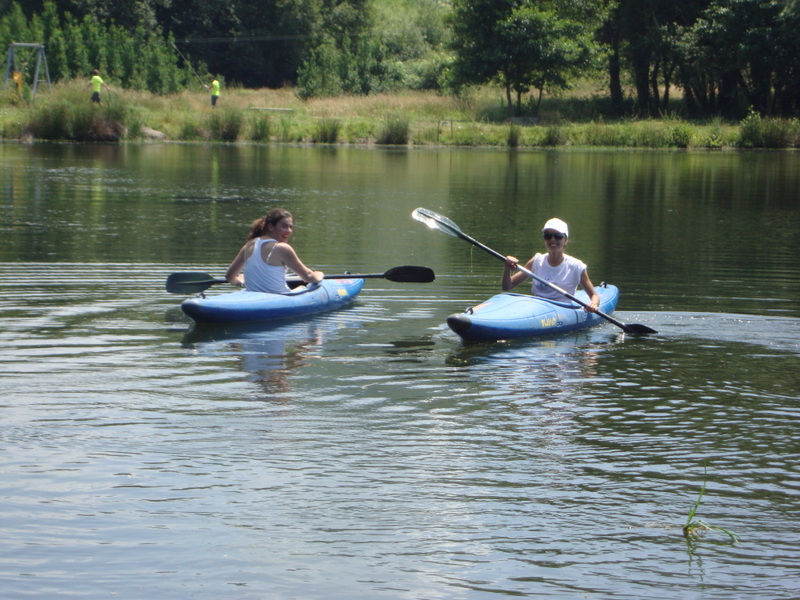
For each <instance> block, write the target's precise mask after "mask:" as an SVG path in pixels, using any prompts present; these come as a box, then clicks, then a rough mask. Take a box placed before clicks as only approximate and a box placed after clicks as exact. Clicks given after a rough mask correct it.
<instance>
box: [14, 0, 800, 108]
mask: <svg viewBox="0 0 800 600" xmlns="http://www.w3.org/2000/svg"><path fill="white" fill-rule="evenodd" d="M798 31H800V0H274V1H271V2H264V1H263V0H130V1H128V2H119V1H118V0H57V1H53V0H27V1H26V2H25V4H24V5H22V4H19V3H17V2H9V1H8V0H0V44H2V47H4V48H7V47H8V45H9V44H10V43H11V42H41V43H44V44H45V45H46V48H47V59H48V65H49V67H50V74H51V77H52V78H53V79H54V80H56V81H58V80H68V79H72V78H80V77H87V74H88V73H89V72H90V71H91V69H92V68H99V69H100V70H101V71H102V72H103V73H104V74H105V75H107V76H108V78H109V79H110V80H111V81H113V82H114V83H116V84H118V85H120V86H123V87H128V88H134V89H145V90H149V91H151V92H154V93H158V94H169V93H173V92H176V91H179V90H181V89H184V88H186V87H190V86H197V85H198V83H202V82H205V81H207V80H208V75H210V74H215V75H218V76H222V77H223V78H224V80H225V82H226V84H227V85H240V86H242V87H249V88H259V87H281V86H285V85H292V86H296V87H297V90H298V94H300V96H302V97H319V96H333V95H338V94H374V93H380V92H386V91H393V90H398V89H434V90H437V91H440V92H442V93H453V92H455V93H457V92H459V91H460V90H463V89H464V88H465V87H467V86H471V85H483V84H493V85H499V86H501V87H502V89H503V90H504V92H505V99H506V103H507V105H508V109H509V110H510V111H512V112H513V113H515V114H529V115H535V114H536V113H537V111H538V108H539V105H540V103H541V99H542V97H543V96H544V95H545V94H557V93H560V92H561V91H563V90H566V89H569V88H570V87H571V86H572V85H573V84H574V83H575V82H576V81H577V80H578V79H580V78H587V77H588V78H592V79H594V80H599V81H603V83H604V87H605V88H606V89H607V90H608V96H609V105H608V108H607V112H608V114H609V115H613V116H625V115H632V114H635V115H638V116H660V115H664V114H668V113H677V114H683V115H688V116H715V115H719V116H722V117H725V118H731V119H739V118H742V117H744V116H745V115H747V114H748V113H750V112H754V113H757V114H760V115H764V116H784V117H792V116H797V115H798V114H800V67H799V66H798V64H797V58H796V57H797V56H798V55H800V52H799V51H800V35H798V34H797V32H798ZM28 68H30V67H28ZM198 80H199V81H198Z"/></svg>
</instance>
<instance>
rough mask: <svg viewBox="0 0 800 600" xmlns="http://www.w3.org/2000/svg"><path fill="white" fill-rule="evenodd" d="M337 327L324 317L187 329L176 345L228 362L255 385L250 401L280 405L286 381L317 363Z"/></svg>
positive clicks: (288, 386) (288, 395)
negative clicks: (230, 360)
mask: <svg viewBox="0 0 800 600" xmlns="http://www.w3.org/2000/svg"><path fill="white" fill-rule="evenodd" d="M341 326H342V323H341V320H339V319H336V318H332V319H331V318H328V319H326V318H324V316H323V317H321V318H317V319H311V320H304V321H302V322H278V323H267V324H253V323H247V324H240V325H230V324H226V325H208V324H204V325H193V326H192V327H191V328H190V329H189V331H187V333H186V335H184V337H183V340H182V345H183V346H184V347H186V348H189V349H192V350H194V351H195V352H197V353H198V354H201V355H203V356H205V357H213V356H221V357H230V358H231V359H232V361H233V364H234V365H235V366H236V368H237V369H238V370H240V371H241V372H243V373H245V374H246V376H247V377H246V379H247V381H249V382H251V383H254V384H256V385H257V386H258V388H259V392H258V393H257V394H256V395H255V396H254V397H253V399H256V400H264V401H269V402H272V403H278V404H282V403H288V402H290V401H291V399H292V377H293V376H294V375H296V374H297V372H299V371H301V370H302V369H303V368H305V367H307V366H309V364H311V362H312V361H314V360H319V359H321V358H322V351H323V348H324V344H325V341H326V339H329V338H331V337H333V336H334V335H335V332H336V330H337V329H338V328H339V327H341ZM348 326H352V324H348Z"/></svg>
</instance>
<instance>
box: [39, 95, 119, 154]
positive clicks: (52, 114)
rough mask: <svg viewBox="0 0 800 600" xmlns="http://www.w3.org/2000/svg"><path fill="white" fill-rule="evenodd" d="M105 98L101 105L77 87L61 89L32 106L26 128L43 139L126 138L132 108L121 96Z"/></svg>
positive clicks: (43, 97) (108, 139)
mask: <svg viewBox="0 0 800 600" xmlns="http://www.w3.org/2000/svg"><path fill="white" fill-rule="evenodd" d="M106 98H107V99H106V101H105V103H104V104H103V106H100V105H98V104H95V103H93V102H91V101H90V100H89V98H88V96H87V94H86V93H83V92H82V91H80V90H78V88H77V87H76V86H70V87H65V88H60V89H58V90H57V91H56V92H55V93H52V94H49V95H47V96H42V98H41V99H40V100H39V101H37V102H36V104H34V105H33V108H32V109H31V111H30V117H29V120H28V123H27V124H26V125H25V126H24V129H25V130H26V131H28V132H30V134H31V135H32V136H33V137H34V138H36V139H41V140H73V141H81V142H115V141H119V140H120V139H122V138H123V137H125V134H126V131H127V125H126V120H127V118H128V115H129V114H130V110H129V108H128V106H127V105H126V103H125V102H124V101H123V100H121V99H120V98H119V97H117V96H115V95H110V94H109V95H107V96H106Z"/></svg>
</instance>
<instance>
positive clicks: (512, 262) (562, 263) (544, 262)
mask: <svg viewBox="0 0 800 600" xmlns="http://www.w3.org/2000/svg"><path fill="white" fill-rule="evenodd" d="M542 235H543V236H544V244H545V247H546V248H547V254H541V253H537V254H535V255H534V256H533V258H531V259H530V260H529V261H528V262H527V263H526V264H525V268H526V269H528V270H529V271H531V272H532V273H533V274H534V275H538V276H539V277H541V278H542V279H544V280H545V281H549V282H550V283H552V284H554V285H557V286H558V287H560V288H561V289H562V290H564V291H565V292H568V293H569V294H571V295H575V290H576V289H578V286H579V285H580V286H581V287H582V288H583V290H584V291H585V292H586V293H587V294H588V295H589V305H588V306H587V307H586V308H585V309H584V310H586V311H587V312H597V309H598V307H599V306H600V297H599V296H598V295H597V293H596V292H595V290H594V285H592V281H591V279H589V273H588V272H587V269H586V265H585V264H584V263H583V262H582V261H580V260H578V259H577V258H575V257H574V256H570V255H569V254H566V253H565V252H564V248H565V247H566V246H567V243H568V242H569V228H568V226H567V224H566V223H565V222H564V221H562V220H561V219H550V220H549V221H547V223H545V224H544V227H543V228H542ZM517 264H519V259H518V258H516V257H514V256H506V264H505V268H504V269H503V279H502V285H503V290H504V291H506V292H507V291H509V290H512V289H514V288H515V287H516V286H517V285H519V284H520V283H522V282H523V281H525V280H526V279H527V278H528V276H527V275H526V274H525V273H523V272H522V271H517V272H516V273H513V274H512V271H513V270H514V269H516V268H517ZM531 293H533V294H534V295H536V296H541V297H542V298H549V299H551V300H557V301H561V302H568V301H569V299H568V298H566V297H565V296H563V295H562V294H560V293H558V292H556V291H555V290H554V289H553V288H551V287H549V286H547V285H545V284H543V283H541V282H539V281H536V280H535V279H534V280H533V284H532V285H531Z"/></svg>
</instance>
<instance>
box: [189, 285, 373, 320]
mask: <svg viewBox="0 0 800 600" xmlns="http://www.w3.org/2000/svg"><path fill="white" fill-rule="evenodd" d="M363 285H364V280H363V279H323V280H322V282H320V283H318V284H311V285H309V286H307V287H305V288H302V289H299V290H294V291H291V292H288V293H286V294H267V293H264V292H249V291H247V290H241V291H237V292H231V293H228V294H219V295H217V296H207V297H204V296H203V295H200V296H198V297H196V298H189V299H188V300H184V301H183V302H182V303H181V308H182V309H183V312H185V313H186V314H187V315H188V316H190V317H191V318H192V319H194V320H195V321H197V322H198V323H242V322H246V321H267V320H271V319H289V318H292V317H300V316H303V315H309V314H313V313H319V312H324V311H328V310H335V309H337V308H341V307H342V306H345V305H347V304H349V303H350V302H352V301H353V300H354V299H355V297H356V296H357V295H358V293H359V292H360V291H361V288H362V286H363Z"/></svg>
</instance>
